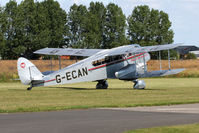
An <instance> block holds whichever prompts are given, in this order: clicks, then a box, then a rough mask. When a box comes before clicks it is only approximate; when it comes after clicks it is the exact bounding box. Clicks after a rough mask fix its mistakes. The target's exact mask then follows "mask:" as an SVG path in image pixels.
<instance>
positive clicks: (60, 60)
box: [58, 56, 61, 69]
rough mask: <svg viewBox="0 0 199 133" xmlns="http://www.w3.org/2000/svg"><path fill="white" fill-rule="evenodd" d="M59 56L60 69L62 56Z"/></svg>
mask: <svg viewBox="0 0 199 133" xmlns="http://www.w3.org/2000/svg"><path fill="white" fill-rule="evenodd" d="M58 57H59V69H61V56H58Z"/></svg>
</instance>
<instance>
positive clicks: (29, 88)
mask: <svg viewBox="0 0 199 133" xmlns="http://www.w3.org/2000/svg"><path fill="white" fill-rule="evenodd" d="M31 89H32V83H31V84H30V87H28V88H27V90H28V91H30V90H31Z"/></svg>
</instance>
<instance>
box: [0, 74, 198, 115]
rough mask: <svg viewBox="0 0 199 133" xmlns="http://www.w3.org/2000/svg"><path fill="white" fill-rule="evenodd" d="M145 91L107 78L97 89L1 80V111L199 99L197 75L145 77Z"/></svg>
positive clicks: (92, 84)
mask: <svg viewBox="0 0 199 133" xmlns="http://www.w3.org/2000/svg"><path fill="white" fill-rule="evenodd" d="M144 80H145V82H146V84H147V87H146V90H133V89H132V88H133V83H132V82H124V81H119V80H108V82H109V89H107V90H96V89H95V85H96V82H85V83H78V84H68V85H60V86H51V87H38V88H37V87H35V88H33V89H32V90H31V91H27V90H26V88H27V87H28V86H24V85H22V84H21V83H19V82H16V83H0V112H1V113H10V112H35V111H54V110H67V109H87V108H101V107H136V106H156V105H172V104H184V103H198V102H199V97H198V94H199V82H198V81H199V78H155V79H144Z"/></svg>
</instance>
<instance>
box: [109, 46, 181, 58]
mask: <svg viewBox="0 0 199 133" xmlns="http://www.w3.org/2000/svg"><path fill="white" fill-rule="evenodd" d="M181 45H182V44H164V45H154V46H145V47H135V46H134V45H128V46H126V47H121V48H115V49H113V50H111V51H110V53H108V55H109V56H112V55H121V54H127V53H142V52H154V51H161V50H168V49H174V48H176V47H179V46H181Z"/></svg>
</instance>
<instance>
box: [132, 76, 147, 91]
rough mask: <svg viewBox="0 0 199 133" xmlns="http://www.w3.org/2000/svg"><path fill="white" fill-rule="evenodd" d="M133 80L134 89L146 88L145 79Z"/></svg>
mask: <svg viewBox="0 0 199 133" xmlns="http://www.w3.org/2000/svg"><path fill="white" fill-rule="evenodd" d="M133 82H134V86H133V88H134V89H140V90H141V89H144V88H145V87H146V84H145V82H144V80H137V79H136V80H134V81H133Z"/></svg>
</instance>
